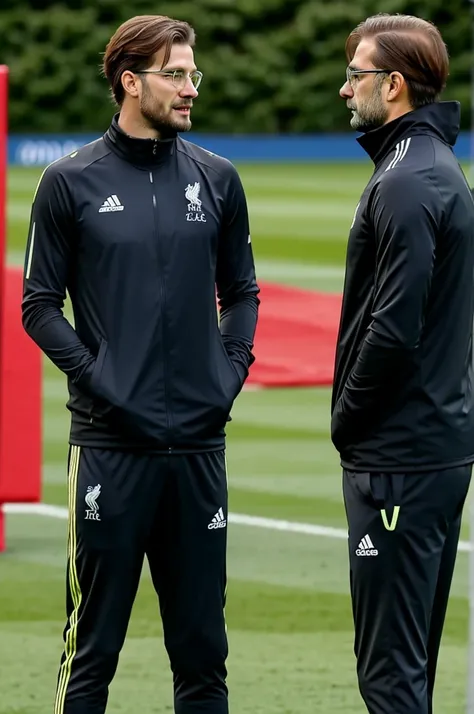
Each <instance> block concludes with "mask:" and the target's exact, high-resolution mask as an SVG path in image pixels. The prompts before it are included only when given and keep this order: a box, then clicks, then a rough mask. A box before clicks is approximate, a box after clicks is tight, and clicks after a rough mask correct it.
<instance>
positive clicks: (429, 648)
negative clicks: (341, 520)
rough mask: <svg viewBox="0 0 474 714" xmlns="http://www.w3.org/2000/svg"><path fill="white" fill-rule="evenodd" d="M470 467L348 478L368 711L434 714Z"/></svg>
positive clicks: (360, 665) (358, 644)
mask: <svg viewBox="0 0 474 714" xmlns="http://www.w3.org/2000/svg"><path fill="white" fill-rule="evenodd" d="M470 477H471V466H462V467H458V468H452V469H446V470H443V471H438V472H431V473H412V474H406V475H402V474H380V473H356V472H353V471H344V474H343V489H344V501H345V506H346V513H347V519H348V523H349V560H350V586H351V595H352V607H353V615H354V624H355V654H356V658H357V674H358V679H359V688H360V692H361V694H362V697H363V699H364V701H365V704H366V706H367V710H368V711H369V712H370V714H431V713H432V711H433V703H432V700H433V688H434V682H435V673H436V664H437V659H438V651H439V647H440V642H441V635H442V631H443V626H444V619H445V614H446V608H447V604H448V597H449V590H450V586H451V580H452V575H453V570H454V565H455V560H456V553H457V546H458V541H459V532H460V527H461V514H462V509H463V505H464V501H465V499H466V495H467V491H468V488H469V481H470Z"/></svg>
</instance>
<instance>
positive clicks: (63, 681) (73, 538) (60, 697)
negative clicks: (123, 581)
mask: <svg viewBox="0 0 474 714" xmlns="http://www.w3.org/2000/svg"><path fill="white" fill-rule="evenodd" d="M80 453H81V450H80V447H79V446H71V457H70V463H69V533H68V556H69V568H68V575H69V589H70V591H71V597H72V602H73V605H74V610H73V611H72V613H71V616H70V618H69V629H68V631H67V633H66V643H65V650H64V653H65V659H64V662H63V663H62V665H61V669H60V673H59V682H58V689H57V693H56V703H55V707H54V714H63V712H64V703H65V701H66V692H67V688H68V684H69V679H70V677H71V669H72V662H73V659H74V657H75V655H76V652H77V622H78V615H79V608H80V606H81V601H82V593H81V587H80V585H79V578H78V575H77V564H76V548H77V531H76V497H77V475H78V472H79V458H80Z"/></svg>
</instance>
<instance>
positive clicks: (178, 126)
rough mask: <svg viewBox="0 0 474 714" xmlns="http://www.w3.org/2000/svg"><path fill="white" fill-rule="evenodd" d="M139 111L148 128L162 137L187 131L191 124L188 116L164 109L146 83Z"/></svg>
mask: <svg viewBox="0 0 474 714" xmlns="http://www.w3.org/2000/svg"><path fill="white" fill-rule="evenodd" d="M183 103H185V102H184V101H183ZM140 112H141V115H142V117H143V119H144V120H145V122H146V124H147V125H148V126H149V128H150V129H154V130H155V131H156V132H157V133H158V134H159V136H160V137H161V138H162V139H164V138H166V137H167V136H174V135H175V134H176V132H180V131H189V130H190V129H191V126H192V122H191V119H190V117H179V116H174V110H173V109H169V110H168V111H166V110H165V109H164V107H163V105H162V104H161V103H160V102H159V101H158V100H157V99H154V97H153V95H152V94H151V92H150V91H149V89H148V87H147V86H146V84H144V92H143V96H142V99H141V102H140Z"/></svg>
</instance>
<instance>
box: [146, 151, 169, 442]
mask: <svg viewBox="0 0 474 714" xmlns="http://www.w3.org/2000/svg"><path fill="white" fill-rule="evenodd" d="M153 151H155V147H153ZM150 183H151V185H152V187H153V188H152V196H153V215H154V217H155V239H156V245H157V250H158V261H159V268H161V266H162V265H163V254H162V251H161V243H160V237H159V235H158V202H157V199H156V191H155V184H154V181H153V173H152V172H151V171H150ZM159 280H160V311H161V339H162V342H163V374H164V380H163V381H164V387H165V409H166V428H167V430H168V434H169V436H170V435H171V409H170V403H169V386H168V359H167V350H166V327H165V315H166V291H165V285H164V277H163V273H162V272H161V271H160V275H159ZM172 451H173V447H172V446H169V447H168V452H172Z"/></svg>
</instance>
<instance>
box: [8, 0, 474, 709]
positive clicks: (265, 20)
mask: <svg viewBox="0 0 474 714" xmlns="http://www.w3.org/2000/svg"><path fill="white" fill-rule="evenodd" d="M378 12H399V13H408V14H415V15H419V16H421V17H423V18H425V19H427V20H432V21H434V22H435V23H436V24H437V25H438V27H439V28H440V30H441V32H442V34H443V37H444V39H445V42H446V43H447V45H448V49H449V52H450V55H451V77H450V81H449V86H448V88H447V91H446V93H445V95H444V98H445V99H457V100H459V101H460V102H461V103H462V129H463V133H462V135H461V137H460V140H459V143H458V146H457V147H456V152H457V154H458V157H459V160H460V162H461V163H462V165H463V167H464V168H465V170H466V172H467V173H468V172H469V162H470V126H471V118H470V97H471V74H470V73H471V66H472V63H473V57H472V46H471V36H472V30H471V27H472V24H471V14H470V5H469V3H468V2H467V1H464V2H463V1H462V0H451V1H450V2H449V3H448V2H446V0H444V1H443V0H419V1H418V2H408V1H405V0H383V2H382V0H365V1H363V0H356V1H355V2H353V1H352V0H351V1H349V0H331V1H328V0H192V2H191V1H187V0H174V2H162V3H158V4H157V3H152V2H150V1H149V0H130V1H129V2H123V1H121V0H69V2H67V3H60V2H48V0H35V1H33V0H31V1H30V2H28V1H27V0H1V8H0V64H5V65H7V66H8V67H9V103H8V121H9V135H8V171H7V202H6V215H7V232H6V256H7V262H8V265H9V266H12V267H13V266H21V265H22V264H23V259H24V252H25V245H26V239H27V232H28V221H29V213H30V208H31V202H32V198H33V194H34V191H35V188H36V185H37V182H38V180H39V177H40V175H41V172H42V170H43V169H44V167H45V165H47V164H48V163H50V162H51V161H53V160H54V159H55V158H58V157H59V156H61V155H63V154H65V153H69V152H70V151H72V150H74V148H75V147H76V146H80V145H81V144H83V143H86V142H87V141H90V140H92V139H95V138H97V137H98V136H100V135H101V134H102V133H103V132H104V131H105V130H106V129H107V127H108V124H109V122H110V119H111V116H112V114H113V113H114V111H115V109H114V106H113V105H112V102H111V100H110V99H109V95H108V88H107V85H106V82H105V80H104V79H102V78H101V76H100V73H99V66H100V62H101V56H102V55H101V53H102V52H103V51H104V49H105V45H106V43H107V41H108V39H109V37H110V36H111V34H112V33H113V32H114V30H115V29H116V27H117V26H118V25H119V24H120V23H121V22H122V21H124V20H126V19H128V18H129V17H131V16H133V15H136V14H166V15H170V16H172V17H175V18H178V19H182V20H187V21H188V22H190V23H191V24H192V25H193V26H194V28H195V30H196V33H197V47H196V52H195V57H196V61H197V66H198V67H199V68H200V69H201V70H202V71H203V73H204V80H203V83H202V85H201V88H200V96H199V99H198V100H197V101H196V104H195V109H194V110H193V131H192V133H191V134H190V135H189V136H185V137H184V138H188V139H190V140H191V141H196V143H200V144H201V145H203V146H205V147H206V148H209V149H211V150H213V151H216V152H217V153H220V154H222V155H224V156H226V157H227V158H229V159H231V160H232V161H233V162H234V163H235V165H236V166H237V168H238V170H239V172H240V175H241V178H242V181H243V184H244V188H245V190H246V193H247V198H248V204H249V211H250V220H251V230H252V243H253V247H254V253H255V260H256V267H257V275H258V279H259V281H260V282H261V284H262V318H261V325H259V328H258V329H259V331H258V333H257V344H256V353H257V362H256V364H255V366H254V367H255V369H254V372H253V373H252V378H251V379H250V380H249V384H248V386H247V388H246V389H245V390H244V392H243V393H242V394H241V395H240V397H239V398H238V400H237V402H236V404H235V407H234V411H233V421H232V423H231V425H230V426H229V429H228V467H229V488H230V511H231V516H230V518H229V530H228V537H229V561H228V577H229V584H228V605H227V609H226V617H227V622H228V628H229V643H230V652H231V654H230V657H229V687H230V692H231V695H230V698H231V708H232V711H233V712H239V714H244V713H248V714H250V713H252V714H303V713H304V714H306V713H307V712H308V711H311V712H314V713H315V714H316V713H318V714H319V713H320V714H363V712H364V708H363V706H362V703H361V700H360V698H359V694H358V690H357V683H356V676H355V661H354V658H353V653H352V642H353V628H352V619H351V609H350V599H349V594H348V593H349V590H348V559H347V542H346V521H345V515H344V509H343V503H342V495H341V475H340V467H339V462H338V456H337V453H336V452H335V450H334V448H333V447H332V444H331V442H330V439H329V421H330V416H329V408H330V376H331V370H332V357H333V347H334V340H335V330H336V328H337V318H338V306H339V301H340V292H341V289H342V281H343V275H344V260H345V249H346V240H347V235H348V231H349V228H350V224H351V220H352V216H353V213H354V209H355V207H356V205H357V203H358V200H359V196H360V194H361V192H362V190H363V188H364V186H365V183H366V181H367V180H368V178H369V176H370V174H371V172H372V165H371V163H370V161H369V159H368V158H367V157H366V156H365V154H363V152H362V150H361V149H360V147H359V146H358V144H357V142H356V135H355V134H353V133H351V130H350V127H349V119H350V117H349V114H348V111H347V109H346V106H345V103H344V101H343V100H341V99H340V98H339V96H338V90H339V88H340V86H341V85H342V83H343V81H344V76H345V67H346V60H345V55H344V43H345V39H346V37H347V35H348V33H349V32H350V31H351V30H352V29H353V27H354V26H355V25H356V24H357V23H358V22H359V21H361V20H363V19H364V18H365V17H367V16H369V15H372V14H375V13H378ZM264 296H268V302H267V301H266V300H264V299H263V298H264ZM292 346H293V348H292ZM21 399H24V395H22V396H21ZM65 400H66V385H65V378H64V377H63V375H62V374H61V373H59V372H58V371H57V370H56V369H55V368H54V367H53V366H52V365H51V364H50V363H48V362H47V361H46V360H45V361H44V362H43V372H42V402H41V416H42V425H41V429H42V431H41V438H42V444H43V453H42V457H41V458H42V463H41V479H42V493H41V501H42V504H46V505H43V506H41V507H34V506H33V507H31V508H27V507H25V508H23V509H22V508H17V509H15V508H14V507H10V508H9V509H7V548H6V551H5V552H4V553H3V554H1V555H0V714H47V713H49V712H51V711H52V702H53V698H54V689H55V681H56V673H57V667H58V662H59V658H60V655H61V651H62V639H61V633H62V628H63V626H64V624H65V621H64V605H65V561H66V531H67V522H66V508H65V507H66V505H67V491H66V458H67V449H68V445H67V438H68V429H69V414H68V412H67V411H66V409H65ZM19 408H20V409H24V408H25V409H26V408H27V407H23V406H20V407H19ZM18 448H19V447H18ZM22 448H24V449H25V451H27V450H28V448H29V447H28V438H27V439H26V440H25V441H24V442H23V447H22ZM467 537H468V529H467V526H465V527H464V529H463V544H462V546H461V552H460V554H459V558H458V564H457V568H456V575H455V581H454V585H453V591H452V598H451V603H450V608H449V613H448V620H447V624H446V630H445V636H444V640H443V645H442V651H441V658H440V671H439V678H438V686H437V691H436V707H435V711H436V712H440V713H443V714H448V713H449V714H460V713H461V712H464V711H465V708H466V698H465V691H466V679H467V671H466V667H467V651H468V650H467V643H468V585H467V582H468V560H467V550H468V548H467V543H466V542H465V541H466V540H467ZM108 711H110V712H120V713H124V714H125V712H127V713H129V712H150V713H151V712H156V713H158V712H159V713H161V712H163V713H164V712H170V711H172V689H171V677H170V673H169V668H168V664H167V659H166V654H165V652H164V648H163V645H162V639H161V624H160V621H159V611H158V606H157V602H156V598H155V595H154V592H153V590H152V587H151V583H150V579H149V575H148V567H147V565H145V567H144V571H143V577H142V582H141V586H140V591H139V594H138V597H137V601H136V605H135V608H134V612H133V616H132V621H131V624H130V629H129V636H128V639H127V642H126V645H125V648H124V650H123V654H122V657H121V661H120V664H119V669H118V673H117V676H116V678H115V681H114V683H113V686H112V689H111V694H110V704H109V709H108Z"/></svg>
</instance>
